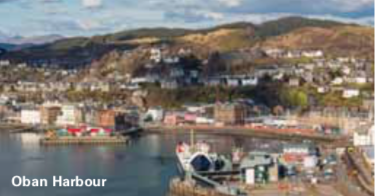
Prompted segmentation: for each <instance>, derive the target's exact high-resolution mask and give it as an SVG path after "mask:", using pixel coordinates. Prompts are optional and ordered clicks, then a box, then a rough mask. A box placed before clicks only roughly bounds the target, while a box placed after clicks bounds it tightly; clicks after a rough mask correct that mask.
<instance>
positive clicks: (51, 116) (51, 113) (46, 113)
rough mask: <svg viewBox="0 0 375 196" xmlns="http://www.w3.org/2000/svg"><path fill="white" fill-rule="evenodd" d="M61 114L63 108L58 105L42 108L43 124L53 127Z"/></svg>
mask: <svg viewBox="0 0 375 196" xmlns="http://www.w3.org/2000/svg"><path fill="white" fill-rule="evenodd" d="M60 114H61V107H60V106H58V105H43V106H42V107H41V108H40V115H41V123H42V124H45V125H52V124H55V123H56V120H57V117H58V116H59V115H60Z"/></svg>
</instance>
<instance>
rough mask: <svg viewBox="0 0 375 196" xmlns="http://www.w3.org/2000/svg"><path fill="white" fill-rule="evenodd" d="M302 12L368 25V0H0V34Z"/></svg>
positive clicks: (90, 31)
mask: <svg viewBox="0 0 375 196" xmlns="http://www.w3.org/2000/svg"><path fill="white" fill-rule="evenodd" d="M296 15H297V16H305V17H311V18H320V19H331V20H338V21H344V22H350V23H353V22H354V23H359V24H363V25H370V26H373V24H374V0H0V36H1V35H8V36H39V35H49V34H59V35H63V36H92V35H98V34H105V33H109V32H116V31H120V30H125V29H135V28H139V27H160V26H162V27H183V28H205V27H211V26H214V25H217V24H224V23H229V22H234V21H250V22H254V23H261V22H264V21H267V20H272V19H277V18H280V17H286V16H296Z"/></svg>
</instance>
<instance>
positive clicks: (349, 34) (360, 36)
mask: <svg viewBox="0 0 375 196" xmlns="http://www.w3.org/2000/svg"><path fill="white" fill-rule="evenodd" d="M259 46H260V47H263V48H285V49H322V50H324V51H325V52H326V53H328V54H330V55H334V56H336V55H337V56H348V55H349V56H358V57H366V58H370V59H373V58H374V56H373V51H374V31H373V29H372V28H368V27H359V26H337V27H332V28H322V27H305V28H300V29H296V30H294V31H291V32H290V33H287V34H284V35H280V36H276V37H272V38H269V39H267V40H265V41H263V42H261V43H259Z"/></svg>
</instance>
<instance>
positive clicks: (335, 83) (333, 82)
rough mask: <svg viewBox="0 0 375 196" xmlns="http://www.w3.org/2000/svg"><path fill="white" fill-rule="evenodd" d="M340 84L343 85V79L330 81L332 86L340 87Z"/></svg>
mask: <svg viewBox="0 0 375 196" xmlns="http://www.w3.org/2000/svg"><path fill="white" fill-rule="evenodd" d="M342 83H344V79H342V78H340V77H338V78H335V79H334V80H333V81H332V84H333V85H341V84H342Z"/></svg>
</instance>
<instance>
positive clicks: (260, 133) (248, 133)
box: [143, 126, 349, 146]
mask: <svg viewBox="0 0 375 196" xmlns="http://www.w3.org/2000/svg"><path fill="white" fill-rule="evenodd" d="M191 130H194V132H195V133H201V134H214V135H222V136H239V137H241V136H244V137H258V138H265V139H278V140H286V141H288V140H289V141H290V140H292V141H304V140H311V141H315V142H318V143H324V144H332V145H334V144H335V145H341V146H343V145H344V146H345V145H347V144H348V139H349V138H348V137H347V136H328V135H317V134H309V135H307V134H297V133H283V132H280V131H279V132H276V131H273V130H269V129H265V130H256V129H251V128H246V127H214V126H207V127H197V126H153V127H145V128H144V131H143V133H145V134H176V133H177V134H188V133H190V131H191Z"/></svg>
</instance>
